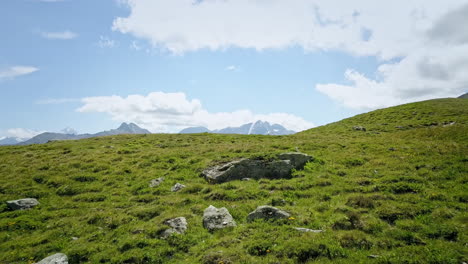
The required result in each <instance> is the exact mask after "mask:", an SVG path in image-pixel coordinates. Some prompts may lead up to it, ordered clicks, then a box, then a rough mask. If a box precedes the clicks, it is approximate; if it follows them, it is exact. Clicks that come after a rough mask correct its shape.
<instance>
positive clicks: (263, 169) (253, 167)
mask: <svg viewBox="0 0 468 264" xmlns="http://www.w3.org/2000/svg"><path fill="white" fill-rule="evenodd" d="M311 160H313V158H312V157H311V156H309V155H307V154H304V153H300V152H291V153H283V154H280V155H278V156H277V157H276V158H275V159H272V160H264V159H241V160H236V161H231V162H228V163H224V164H221V165H217V166H214V167H210V168H207V169H206V170H204V171H203V172H202V176H203V177H204V178H205V179H206V180H207V181H208V182H210V183H223V182H228V181H233V180H243V179H245V178H249V179H257V180H258V179H262V178H267V179H289V178H291V177H292V175H291V173H292V170H293V169H296V170H301V169H303V168H304V166H305V164H306V163H307V162H309V161H311Z"/></svg>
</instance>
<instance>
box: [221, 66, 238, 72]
mask: <svg viewBox="0 0 468 264" xmlns="http://www.w3.org/2000/svg"><path fill="white" fill-rule="evenodd" d="M224 70H226V71H240V68H239V67H237V66H236V65H229V66H227V67H226V68H224Z"/></svg>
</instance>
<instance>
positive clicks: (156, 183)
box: [149, 177, 164, 188]
mask: <svg viewBox="0 0 468 264" xmlns="http://www.w3.org/2000/svg"><path fill="white" fill-rule="evenodd" d="M163 181H164V177H160V178H157V179H154V180H151V181H150V184H149V187H150V188H153V187H157V186H159V185H160V184H161V183H162V182H163Z"/></svg>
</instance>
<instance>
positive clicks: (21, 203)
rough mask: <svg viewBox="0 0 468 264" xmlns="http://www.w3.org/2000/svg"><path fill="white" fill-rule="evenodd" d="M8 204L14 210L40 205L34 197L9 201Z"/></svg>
mask: <svg viewBox="0 0 468 264" xmlns="http://www.w3.org/2000/svg"><path fill="white" fill-rule="evenodd" d="M7 205H8V207H9V208H10V209H12V210H25V209H30V208H32V207H34V206H36V205H39V202H38V201H37V200H36V199H34V198H24V199H19V200H13V201H7Z"/></svg>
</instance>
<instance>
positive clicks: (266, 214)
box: [247, 205, 290, 222]
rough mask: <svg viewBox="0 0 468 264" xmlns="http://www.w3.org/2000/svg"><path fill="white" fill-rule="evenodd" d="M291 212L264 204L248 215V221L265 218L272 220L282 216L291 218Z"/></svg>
mask: <svg viewBox="0 0 468 264" xmlns="http://www.w3.org/2000/svg"><path fill="white" fill-rule="evenodd" d="M289 217H290V214H289V213H287V212H285V211H283V210H280V209H278V208H276V207H273V206H269V205H263V206H259V207H257V209H255V211H253V212H251V213H250V214H249V215H248V216H247V221H248V222H252V221H254V220H255V219H265V220H270V219H282V218H289Z"/></svg>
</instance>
